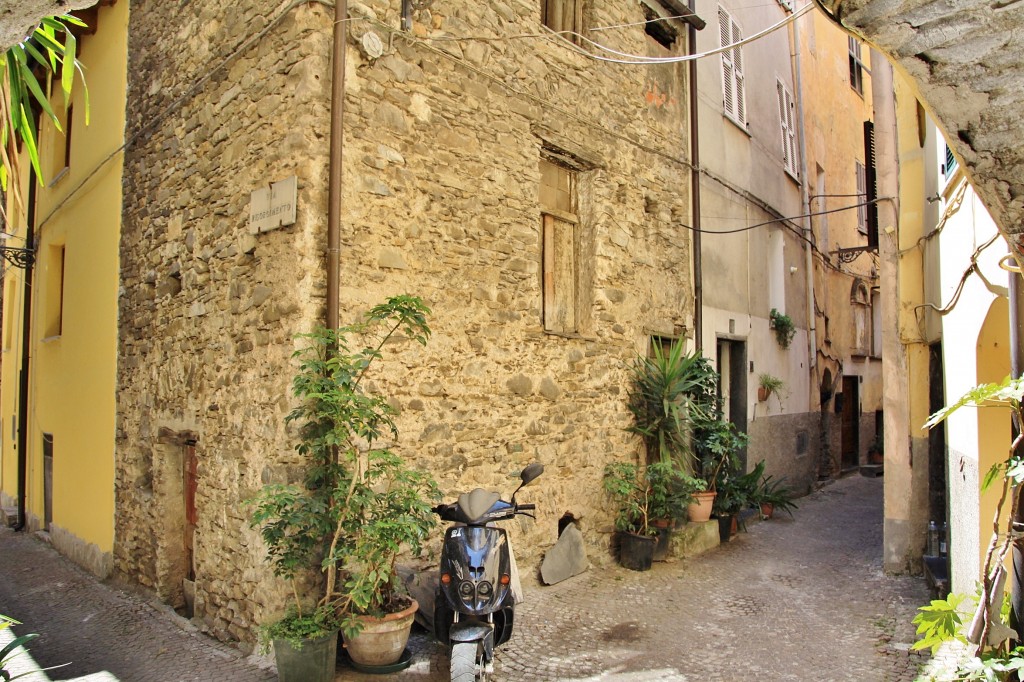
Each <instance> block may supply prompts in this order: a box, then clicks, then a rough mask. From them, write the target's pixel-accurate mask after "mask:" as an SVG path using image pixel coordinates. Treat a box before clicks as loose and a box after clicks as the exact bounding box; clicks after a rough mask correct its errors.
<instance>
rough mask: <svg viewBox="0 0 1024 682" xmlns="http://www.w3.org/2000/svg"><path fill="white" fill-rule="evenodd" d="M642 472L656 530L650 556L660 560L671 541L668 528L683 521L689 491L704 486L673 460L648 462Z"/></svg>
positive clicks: (670, 533) (689, 502)
mask: <svg viewBox="0 0 1024 682" xmlns="http://www.w3.org/2000/svg"><path fill="white" fill-rule="evenodd" d="M644 476H646V479H647V486H648V488H649V498H650V499H649V505H648V514H649V523H650V525H651V526H652V527H654V529H655V530H656V532H657V544H656V545H655V548H654V560H655V561H664V560H665V558H666V557H667V556H668V550H669V546H670V544H671V536H672V529H673V528H675V525H676V523H677V522H679V521H682V522H683V523H685V522H686V514H687V510H688V508H689V506H690V504H691V503H692V502H693V493H694V492H696V491H698V490H703V489H704V488H705V487H706V486H705V483H704V481H703V480H702V479H699V478H695V477H693V476H690V475H689V474H687V473H685V472H683V471H682V470H681V469H680V468H679V467H678V466H677V465H676V464H675V463H674V462H669V461H665V462H652V463H651V464H648V465H647V467H646V469H645V471H644Z"/></svg>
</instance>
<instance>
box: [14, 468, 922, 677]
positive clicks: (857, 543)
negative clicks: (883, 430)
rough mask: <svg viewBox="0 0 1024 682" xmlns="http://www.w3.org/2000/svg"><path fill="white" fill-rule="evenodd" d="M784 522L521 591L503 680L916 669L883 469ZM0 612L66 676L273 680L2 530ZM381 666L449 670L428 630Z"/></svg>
mask: <svg viewBox="0 0 1024 682" xmlns="http://www.w3.org/2000/svg"><path fill="white" fill-rule="evenodd" d="M799 503H800V508H799V509H797V510H796V511H795V512H794V517H793V518H792V519H790V518H788V517H785V516H783V518H781V519H779V518H776V519H775V520H772V521H768V522H761V523H754V524H751V525H750V527H749V532H747V533H741V534H740V535H739V537H737V538H735V539H734V540H733V541H732V542H730V543H729V544H727V545H724V546H721V547H719V548H718V549H716V550H713V551H711V552H709V553H707V554H705V555H703V556H700V557H698V558H695V559H691V560H685V561H680V562H676V563H671V564H658V565H656V566H655V568H654V569H653V570H652V571H650V572H647V573H635V572H631V571H627V570H625V569H622V568H619V567H614V568H610V569H607V570H605V571H599V570H596V569H592V570H591V571H589V572H588V573H586V574H584V575H582V576H579V577H577V578H575V579H572V580H569V581H567V582H565V583H562V584H559V585H555V586H552V587H546V588H540V587H535V588H532V589H529V588H528V589H527V594H526V603H525V604H523V606H522V607H521V610H520V611H519V613H517V617H516V621H517V623H516V625H517V630H516V633H515V635H514V636H513V639H512V642H510V643H509V645H507V646H506V647H505V648H503V649H501V650H500V652H499V655H498V663H497V666H496V676H495V677H496V679H498V680H622V681H625V680H655V679H656V680H679V681H683V680H693V681H696V680H700V681H702V682H707V681H712V680H741V679H758V680H765V681H775V680H779V681H782V680H815V681H821V680H857V681H869V680H870V681H874V680H878V681H891V682H896V681H901V682H902V681H908V682H909V681H910V680H913V679H914V678H915V676H916V670H917V668H918V666H919V665H921V664H922V663H924V662H925V658H924V657H923V656H921V655H919V654H917V653H908V648H909V644H910V643H911V642H912V641H913V626H912V625H911V624H910V621H911V619H912V618H913V615H914V612H915V609H916V607H917V606H918V605H920V604H923V603H925V602H926V601H927V600H928V593H927V589H926V587H925V585H924V582H923V580H921V579H920V578H911V577H889V576H885V575H883V573H882V569H881V548H882V480H881V479H868V478H862V477H859V476H851V477H847V478H844V479H841V480H839V481H837V482H836V483H834V484H831V485H828V486H826V487H824V488H822V489H821V490H819V491H817V492H815V493H813V494H812V495H810V496H808V497H806V498H803V499H802V500H800V501H799ZM0 556H3V557H4V560H3V562H0V613H5V614H8V615H10V616H12V617H15V618H17V619H19V620H21V621H23V622H24V623H25V625H24V626H22V627H21V628H20V629H19V632H21V633H25V632H39V633H41V635H42V636H41V637H40V638H39V639H38V640H37V641H36V642H35V643H34V644H33V645H32V647H31V649H32V652H31V653H32V655H33V656H34V657H35V658H36V659H37V660H38V661H39V663H40V664H41V665H44V666H52V665H60V664H62V663H70V665H68V666H66V667H64V668H60V669H58V670H54V671H52V672H51V673H50V675H51V677H52V679H55V680H67V679H73V678H75V677H79V676H83V675H87V674H91V673H96V672H99V671H108V672H109V673H111V674H113V675H114V676H116V677H117V678H118V679H119V680H122V681H123V682H144V681H148V680H154V681H156V680H160V681H162V682H166V681H168V680H217V681H218V682H230V681H234V680H270V679H274V676H273V674H272V672H270V671H268V670H267V669H261V668H260V667H258V666H257V665H255V660H254V659H250V660H246V659H244V658H243V657H241V656H240V655H239V654H238V653H237V651H236V650H234V649H232V648H230V647H227V646H225V645H222V644H219V643H217V642H215V641H213V640H210V639H208V638H207V637H205V636H204V635H202V634H201V633H199V632H198V631H197V630H196V629H195V627H193V625H192V624H191V623H189V622H187V621H185V620H184V619H181V618H179V617H178V616H176V615H174V614H173V612H171V611H170V610H169V609H167V608H166V607H163V606H160V605H155V604H153V603H151V602H148V601H147V600H145V599H143V598H140V597H139V596H138V595H136V594H132V593H129V592H124V591H121V590H119V589H117V588H116V587H112V586H109V585H105V584H97V583H96V582H95V580H94V579H93V578H91V577H90V576H89V575H88V574H86V573H84V572H83V571H81V570H79V569H77V568H76V567H74V566H73V565H71V564H70V563H69V562H68V561H67V560H66V559H65V558H63V557H61V556H59V555H58V554H56V553H55V552H53V551H52V550H51V549H50V548H49V547H47V546H46V545H45V544H43V543H40V542H38V541H37V540H36V539H34V538H32V537H30V536H25V535H16V534H14V533H12V532H11V531H8V530H3V531H0ZM410 648H411V649H412V651H413V662H412V665H411V666H410V668H409V669H408V670H406V671H404V672H402V673H398V674H395V675H392V676H390V678H389V676H379V675H378V676H370V675H359V674H357V673H354V672H353V671H352V670H350V669H348V668H347V667H345V666H344V665H339V667H338V679H345V680H363V681H365V682H369V681H370V680H385V679H402V680H424V681H426V680H431V681H432V680H446V679H448V677H447V674H448V670H447V657H446V655H445V653H444V651H443V650H442V649H441V647H440V646H438V645H436V644H433V643H432V642H431V641H430V640H429V639H428V638H427V637H426V635H425V634H424V633H422V631H414V634H413V640H412V641H411V643H410Z"/></svg>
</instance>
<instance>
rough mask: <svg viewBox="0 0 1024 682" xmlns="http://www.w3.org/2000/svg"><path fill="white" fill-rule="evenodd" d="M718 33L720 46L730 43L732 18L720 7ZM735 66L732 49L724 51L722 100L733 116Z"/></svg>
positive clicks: (734, 106) (729, 113) (734, 110)
mask: <svg viewBox="0 0 1024 682" xmlns="http://www.w3.org/2000/svg"><path fill="white" fill-rule="evenodd" d="M718 35H719V46H720V47H725V46H726V45H729V44H730V40H729V39H730V38H731V37H732V18H731V17H730V16H729V14H728V13H727V12H726V11H725V10H724V9H722V8H721V7H719V8H718ZM734 73H735V68H734V66H733V63H732V50H725V51H724V52H722V101H723V105H724V107H725V113H726V114H728V115H729V116H732V117H733V118H735V117H736V94H735V75H734Z"/></svg>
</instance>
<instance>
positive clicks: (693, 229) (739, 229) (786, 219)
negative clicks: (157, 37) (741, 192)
mask: <svg viewBox="0 0 1024 682" xmlns="http://www.w3.org/2000/svg"><path fill="white" fill-rule="evenodd" d="M891 199H892V197H878V198H877V199H870V200H868V201H862V202H860V203H859V204H850V205H849V206H840V207H839V208H830V209H828V210H825V211H812V212H810V213H804V214H801V215H796V216H789V217H784V218H775V219H773V220H765V221H763V222H760V223H755V224H753V225H745V226H744V227H737V228H733V229H729V230H704V229H700V230H698V229H697V228H696V227H691V226H689V225H686V224H685V223H680V224H681V225H683V227H685V228H686V229H688V230H690V231H691V232H700V233H701V234H737V233H740V232H749V231H750V230H756V229H757V228H759V227H764V226H765V225H771V224H773V223H781V222H791V221H794V220H799V219H801V218H813V217H814V216H819V215H826V214H829V213H839V212H841V211H850V210H853V209H855V208H860V207H861V206H870V205H871V204H874V203H877V202H879V201H890V200H891Z"/></svg>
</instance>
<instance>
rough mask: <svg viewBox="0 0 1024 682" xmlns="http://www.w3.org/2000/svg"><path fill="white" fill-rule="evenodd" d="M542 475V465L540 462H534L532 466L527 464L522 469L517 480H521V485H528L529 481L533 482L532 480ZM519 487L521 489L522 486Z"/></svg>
mask: <svg viewBox="0 0 1024 682" xmlns="http://www.w3.org/2000/svg"><path fill="white" fill-rule="evenodd" d="M543 473H544V465H543V464H541V463H540V462H534V463H532V464H527V465H526V466H525V467H524V468H523V471H522V473H521V474H519V478H520V480H522V482H523V485H528V484H529V483H530V482H531V481H533V479H535V478H537V477H538V476H540V475H541V474H543ZM520 487H522V486H520Z"/></svg>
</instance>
